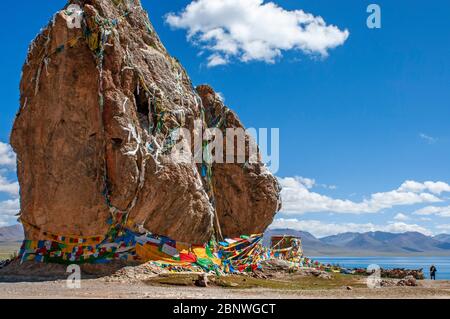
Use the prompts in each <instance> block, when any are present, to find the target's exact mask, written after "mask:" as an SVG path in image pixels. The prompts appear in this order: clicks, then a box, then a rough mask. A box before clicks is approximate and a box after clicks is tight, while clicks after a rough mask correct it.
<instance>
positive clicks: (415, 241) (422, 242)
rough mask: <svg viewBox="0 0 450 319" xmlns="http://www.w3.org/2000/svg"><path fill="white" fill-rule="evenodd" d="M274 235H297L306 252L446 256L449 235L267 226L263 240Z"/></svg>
mask: <svg viewBox="0 0 450 319" xmlns="http://www.w3.org/2000/svg"><path fill="white" fill-rule="evenodd" d="M274 235H293V236H298V237H301V239H302V243H303V249H304V251H305V255H307V256H406V255H411V256H450V235H446V234H442V235H438V236H434V237H430V236H426V235H424V234H421V233H418V232H406V233H402V234H393V233H387V232H368V233H342V234H338V235H334V236H328V237H324V238H316V237H314V236H313V235H312V234H310V233H308V232H304V231H296V230H292V229H269V230H268V231H266V233H265V235H264V236H265V238H264V244H265V245H269V243H270V237H271V236H274Z"/></svg>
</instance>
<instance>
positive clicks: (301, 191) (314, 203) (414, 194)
mask: <svg viewBox="0 0 450 319" xmlns="http://www.w3.org/2000/svg"><path fill="white" fill-rule="evenodd" d="M279 181H280V184H281V186H282V187H283V190H282V192H281V195H282V199H283V212H285V213H286V214H289V213H296V214H302V213H314V212H334V213H349V214H362V213H377V212H380V211H381V210H383V209H388V208H392V207H394V206H405V205H414V204H421V203H437V202H442V200H441V199H440V198H439V197H437V196H436V195H435V194H431V193H429V192H425V191H423V192H420V191H417V190H415V191H411V190H404V189H402V188H401V187H400V188H399V189H396V190H392V191H389V192H381V193H375V194H372V195H370V196H369V198H367V199H364V200H362V201H360V202H355V201H351V200H348V199H335V198H332V197H329V196H325V195H321V194H319V193H317V192H314V191H312V190H311V183H310V182H305V178H303V177H286V178H279ZM428 189H429V188H427V190H428ZM433 189H434V188H433ZM434 191H435V192H437V190H436V189H434Z"/></svg>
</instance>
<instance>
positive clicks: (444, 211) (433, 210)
mask: <svg viewBox="0 0 450 319" xmlns="http://www.w3.org/2000/svg"><path fill="white" fill-rule="evenodd" d="M413 214H415V215H422V216H429V215H436V216H440V217H450V206H442V207H440V206H427V207H424V208H422V209H419V210H417V211H415V212H414V213H413Z"/></svg>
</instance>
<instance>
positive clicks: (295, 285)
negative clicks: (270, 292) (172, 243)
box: [145, 274, 365, 290]
mask: <svg viewBox="0 0 450 319" xmlns="http://www.w3.org/2000/svg"><path fill="white" fill-rule="evenodd" d="M197 278H198V275H195V274H164V275H163V276H158V277H154V278H151V279H149V280H147V281H145V283H146V284H148V285H156V286H184V287H188V286H194V281H195V280H196V279H197ZM209 285H210V286H215V287H222V288H225V289H250V288H265V289H277V290H311V289H339V288H342V287H346V286H352V287H354V288H358V287H361V288H362V287H365V285H364V283H363V282H362V280H361V277H359V276H352V275H342V274H332V279H323V278H317V277H312V276H308V277H304V276H299V275H295V274H292V275H289V274H286V275H283V276H282V277H281V278H276V279H259V278H253V277H248V276H237V275H230V276H222V277H210V278H209Z"/></svg>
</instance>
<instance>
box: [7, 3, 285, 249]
mask: <svg viewBox="0 0 450 319" xmlns="http://www.w3.org/2000/svg"><path fill="white" fill-rule="evenodd" d="M69 5H78V6H79V8H81V10H82V12H81V11H80V12H78V11H73V10H72V9H71V8H70V7H69ZM78 14H81V16H80V17H81V18H80V19H81V23H80V25H79V27H78V26H75V27H72V28H71V27H69V25H70V23H69V24H68V21H69V22H70V21H73V19H75V18H77V17H78ZM20 92H21V99H20V103H21V106H20V110H19V112H18V115H17V118H16V120H15V123H14V127H13V132H12V135H11V144H12V146H13V148H14V150H15V152H16V153H17V162H18V163H17V164H18V170H17V172H18V178H19V183H20V186H21V213H20V218H21V220H22V222H23V224H24V228H25V235H26V238H27V239H33V240H38V239H41V237H42V233H43V232H50V233H52V234H58V235H71V236H98V235H99V236H101V235H104V234H105V233H106V232H107V230H108V228H109V225H108V223H107V220H108V218H109V217H110V215H111V213H112V212H116V211H121V212H124V213H127V214H128V222H127V226H128V227H130V228H132V229H134V230H138V229H142V228H145V229H147V230H148V231H151V232H153V233H156V234H160V235H165V236H169V237H172V238H173V239H175V240H179V241H184V242H191V243H202V242H205V241H207V240H209V239H210V238H211V236H212V235H213V234H215V235H218V233H221V235H223V236H224V237H225V236H228V237H234V236H238V235H241V234H250V233H261V232H263V231H264V230H265V228H266V227H267V226H268V225H270V223H271V222H272V220H273V218H274V216H275V214H276V212H277V211H278V210H279V209H280V199H279V192H280V188H279V185H278V183H277V180H276V179H275V178H274V177H273V176H272V175H271V174H270V173H269V172H268V171H267V169H266V168H265V167H264V165H263V164H262V162H261V160H260V159H259V157H258V160H257V161H256V162H254V163H244V164H242V163H236V164H212V165H211V166H208V169H209V172H210V174H207V175H206V176H205V174H202V170H203V167H204V165H202V164H199V163H194V162H180V161H179V160H177V159H176V158H174V157H173V156H172V154H171V148H172V147H173V144H174V143H176V142H177V138H176V137H175V136H174V134H173V132H174V131H175V130H176V129H177V128H180V127H183V128H187V129H188V130H189V131H190V132H191V133H192V135H194V134H196V133H198V132H196V130H197V129H196V126H195V122H196V121H199V120H201V121H203V123H204V124H205V125H206V126H215V125H217V122H218V120H219V122H221V124H220V125H221V126H220V129H222V130H224V129H225V128H227V127H234V128H243V125H242V123H241V122H240V121H239V119H238V117H237V115H236V114H235V113H234V112H232V111H231V110H230V109H228V108H226V107H225V106H224V105H223V103H222V102H221V101H220V99H218V97H217V94H216V93H215V92H214V91H213V89H212V88H210V87H208V86H200V87H198V88H197V89H195V88H194V87H193V85H192V83H191V80H190V78H189V76H188V74H187V73H186V71H185V69H184V68H183V67H182V65H181V64H180V63H179V62H178V61H177V60H176V59H175V58H173V57H171V56H170V55H169V53H168V52H167V51H166V49H165V48H164V45H163V44H162V43H161V41H160V39H159V37H158V35H157V34H156V32H155V30H154V28H153V26H152V25H151V23H150V21H149V19H148V15H147V13H146V12H145V11H144V9H143V8H142V6H141V4H140V1H139V0H133V1H126V0H123V1H121V0H114V1H112V0H90V1H74V0H73V1H70V2H69V4H68V5H67V6H66V7H65V8H64V9H63V10H61V11H60V12H57V13H56V14H55V16H54V18H53V20H52V21H51V22H50V23H49V25H48V26H47V27H46V28H45V29H43V30H42V31H41V33H40V34H39V35H38V36H37V38H36V39H35V40H34V41H33V43H32V44H31V46H30V49H29V54H28V57H27V61H26V63H25V64H24V67H23V76H22V80H21V84H20ZM200 133H201V132H200ZM191 147H192V148H193V146H192V145H191Z"/></svg>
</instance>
